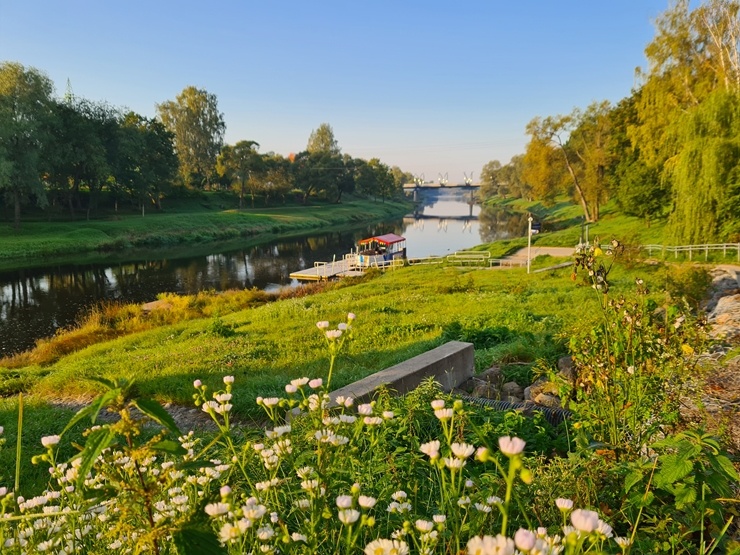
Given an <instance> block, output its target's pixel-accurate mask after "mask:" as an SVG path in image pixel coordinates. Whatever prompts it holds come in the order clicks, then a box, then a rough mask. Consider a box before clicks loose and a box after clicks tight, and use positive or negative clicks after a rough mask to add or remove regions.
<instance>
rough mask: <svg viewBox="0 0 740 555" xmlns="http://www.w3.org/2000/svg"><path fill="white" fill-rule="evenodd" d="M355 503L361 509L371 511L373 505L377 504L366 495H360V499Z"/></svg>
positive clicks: (372, 498)
mask: <svg viewBox="0 0 740 555" xmlns="http://www.w3.org/2000/svg"><path fill="white" fill-rule="evenodd" d="M357 502H358V503H359V504H360V507H362V508H363V509H372V508H373V507H374V506H375V503H377V499H375V498H374V497H369V496H367V495H360V497H359V498H358V499H357Z"/></svg>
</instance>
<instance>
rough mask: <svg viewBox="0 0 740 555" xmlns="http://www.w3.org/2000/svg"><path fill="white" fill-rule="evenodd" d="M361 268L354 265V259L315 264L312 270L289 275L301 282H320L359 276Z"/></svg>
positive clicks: (308, 269)
mask: <svg viewBox="0 0 740 555" xmlns="http://www.w3.org/2000/svg"><path fill="white" fill-rule="evenodd" d="M361 275H362V268H357V267H356V266H355V264H354V257H352V258H345V259H342V260H337V261H334V262H315V263H314V265H313V268H306V269H305V270H298V271H297V272H293V273H291V274H290V277H291V278H292V279H297V280H301V281H321V280H324V279H332V278H335V277H348V276H361Z"/></svg>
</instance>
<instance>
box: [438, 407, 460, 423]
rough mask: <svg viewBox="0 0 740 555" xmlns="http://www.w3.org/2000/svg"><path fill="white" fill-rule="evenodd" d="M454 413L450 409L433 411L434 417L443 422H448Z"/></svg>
mask: <svg viewBox="0 0 740 555" xmlns="http://www.w3.org/2000/svg"><path fill="white" fill-rule="evenodd" d="M454 413H455V411H453V410H452V409H437V410H435V411H434V416H436V417H437V418H438V419H439V420H441V421H443V422H444V421H445V420H450V419H451V418H452V415H453V414H454Z"/></svg>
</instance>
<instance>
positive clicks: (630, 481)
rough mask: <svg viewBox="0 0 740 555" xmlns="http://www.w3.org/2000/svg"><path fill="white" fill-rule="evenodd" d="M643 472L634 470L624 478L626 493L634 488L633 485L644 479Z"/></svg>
mask: <svg viewBox="0 0 740 555" xmlns="http://www.w3.org/2000/svg"><path fill="white" fill-rule="evenodd" d="M642 476H643V474H642V472H640V471H639V470H633V471H632V472H630V473H629V474H627V476H626V477H625V479H624V493H629V491H630V490H631V489H632V486H634V485H635V484H637V483H638V482H639V481H640V480H642Z"/></svg>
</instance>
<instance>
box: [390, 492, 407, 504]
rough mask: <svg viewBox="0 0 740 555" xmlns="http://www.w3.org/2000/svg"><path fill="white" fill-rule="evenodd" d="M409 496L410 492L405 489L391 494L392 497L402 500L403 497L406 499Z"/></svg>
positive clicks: (395, 499)
mask: <svg viewBox="0 0 740 555" xmlns="http://www.w3.org/2000/svg"><path fill="white" fill-rule="evenodd" d="M407 497H408V494H407V493H406V492H405V491H403V490H398V491H397V492H395V493H393V494H391V498H392V499H393V500H394V501H401V499H406V498H407Z"/></svg>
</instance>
